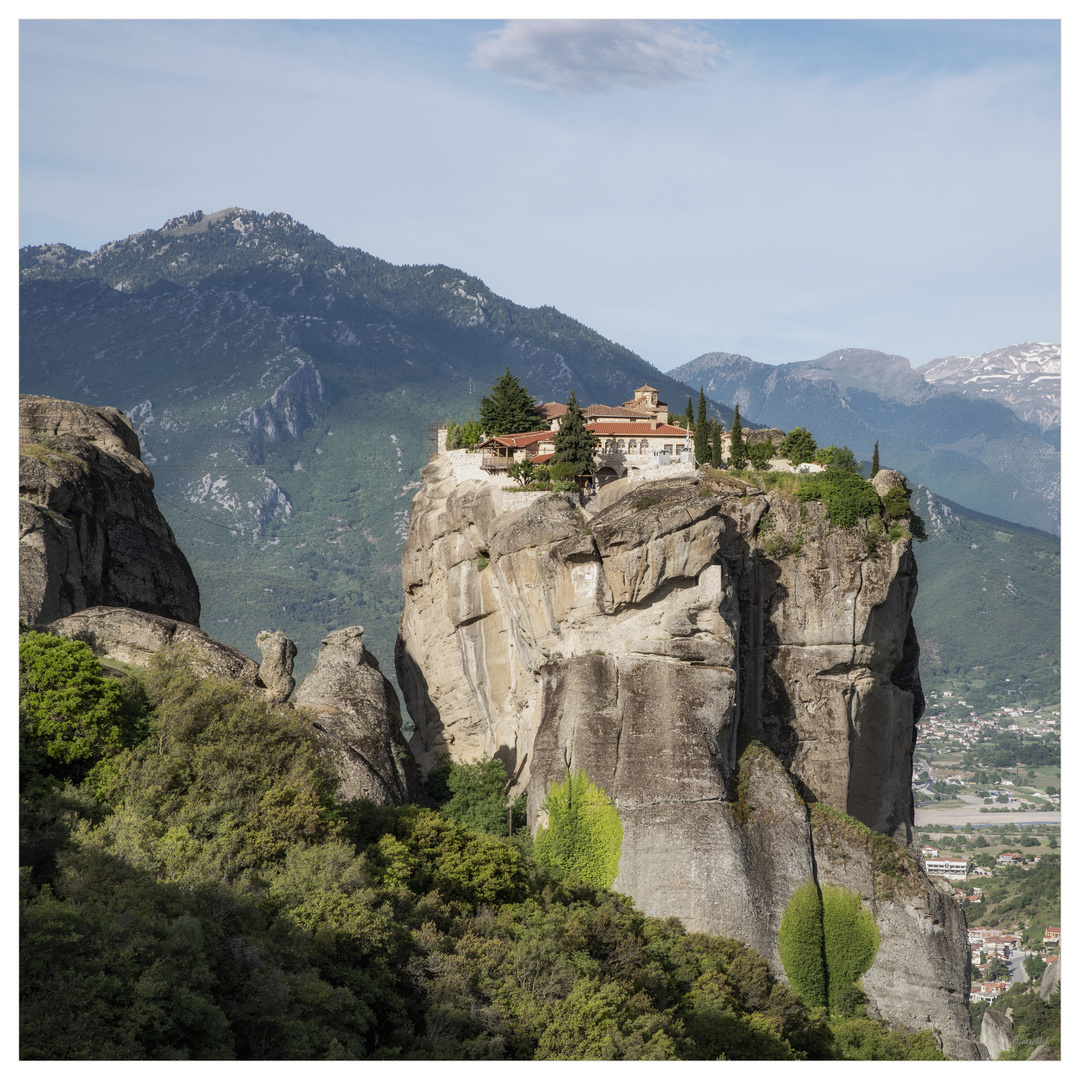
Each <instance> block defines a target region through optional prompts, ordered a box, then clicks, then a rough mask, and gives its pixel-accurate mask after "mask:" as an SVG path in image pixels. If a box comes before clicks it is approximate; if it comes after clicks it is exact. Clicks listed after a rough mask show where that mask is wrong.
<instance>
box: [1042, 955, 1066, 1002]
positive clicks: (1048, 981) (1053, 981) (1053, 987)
mask: <svg viewBox="0 0 1080 1080" xmlns="http://www.w3.org/2000/svg"><path fill="white" fill-rule="evenodd" d="M1060 991H1061V957H1060V956H1058V957H1056V958H1055V959H1053V960H1051V961H1050V963H1049V964H1047V965H1046V970H1045V971H1044V972H1043V973H1042V978H1040V979H1039V997H1040V998H1041V999H1042V1000H1043V1001H1049V1000H1050V995H1051V994H1057V993H1060Z"/></svg>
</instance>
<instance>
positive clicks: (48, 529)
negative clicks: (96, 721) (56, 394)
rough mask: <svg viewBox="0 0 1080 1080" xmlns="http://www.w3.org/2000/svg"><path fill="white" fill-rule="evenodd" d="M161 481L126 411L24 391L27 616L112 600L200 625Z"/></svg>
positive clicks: (22, 550)
mask: <svg viewBox="0 0 1080 1080" xmlns="http://www.w3.org/2000/svg"><path fill="white" fill-rule="evenodd" d="M153 488H154V481H153V477H152V476H151V475H150V470H149V469H147V467H146V466H145V465H144V464H143V462H142V459H141V457H140V455H139V441H138V438H137V437H136V435H135V432H134V431H133V430H132V428H131V425H130V424H129V423H128V421H127V419H126V418H125V417H124V415H123V414H122V413H121V412H119V410H117V409H113V408H99V409H97V408H91V407H90V406H87V405H80V404H77V403H75V402H71V401H59V400H57V399H55V398H46V397H31V396H22V397H20V399H19V617H20V619H22V620H24V621H25V622H26V623H27V624H29V625H31V626H40V625H41V624H43V623H50V622H53V621H54V620H56V619H60V618H63V617H64V616H67V615H71V614H73V613H74V612H77V611H80V610H82V609H83V608H87V607H91V606H95V605H108V606H111V607H126V608H135V609H136V610H139V611H144V612H147V613H149V614H151V615H158V616H162V617H164V618H166V619H175V620H178V621H180V622H184V623H189V624H191V625H194V626H197V625H198V622H199V590H198V586H197V585H196V583H195V577H194V575H193V574H192V572H191V567H190V566H189V565H188V561H187V559H185V558H184V555H183V553H182V552H181V551H180V549H179V547H177V545H176V538H175V537H174V536H173V532H172V529H170V528H169V525H168V522H166V520H165V519H164V517H162V515H161V512H160V511H159V510H158V508H157V503H156V502H155V501H154V495H153Z"/></svg>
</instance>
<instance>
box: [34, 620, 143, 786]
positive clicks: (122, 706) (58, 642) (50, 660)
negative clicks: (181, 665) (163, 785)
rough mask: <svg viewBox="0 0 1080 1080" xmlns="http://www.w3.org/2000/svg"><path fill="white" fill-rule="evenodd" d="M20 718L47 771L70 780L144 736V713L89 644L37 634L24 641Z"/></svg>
mask: <svg viewBox="0 0 1080 1080" xmlns="http://www.w3.org/2000/svg"><path fill="white" fill-rule="evenodd" d="M19 715H20V717H21V723H22V727H23V730H24V734H25V737H26V739H27V740H29V743H28V747H27V748H28V749H29V748H30V747H31V746H33V747H36V750H35V751H34V752H35V753H38V754H41V755H43V757H44V759H45V760H46V761H47V762H48V763H47V764H46V763H45V762H43V763H42V764H43V768H44V771H46V772H50V773H54V774H56V775H59V776H63V777H64V778H67V779H82V777H83V776H85V775H86V772H87V771H88V770H89V769H90V768H91V767H92V766H93V764H94V763H95V762H97V761H99V760H101V759H102V758H104V757H107V756H109V755H112V754H115V753H117V752H119V751H120V750H122V749H123V748H124V747H125V746H131V745H133V743H134V742H135V741H136V739H137V738H138V737H139V736H140V735H142V734H143V727H142V713H141V711H140V710H139V709H138V708H136V707H133V703H132V702H126V701H125V698H124V693H123V690H122V688H121V683H120V682H119V681H118V680H116V679H111V678H107V677H106V676H105V675H103V674H102V672H101V665H100V664H99V663H98V661H97V657H95V656H94V654H93V652H91V651H90V647H89V646H88V645H86V644H84V643H83V642H81V641H70V640H68V639H67V638H62V637H56V636H54V635H52V634H39V633H37V632H35V631H28V632H27V633H24V634H22V635H20V637H19Z"/></svg>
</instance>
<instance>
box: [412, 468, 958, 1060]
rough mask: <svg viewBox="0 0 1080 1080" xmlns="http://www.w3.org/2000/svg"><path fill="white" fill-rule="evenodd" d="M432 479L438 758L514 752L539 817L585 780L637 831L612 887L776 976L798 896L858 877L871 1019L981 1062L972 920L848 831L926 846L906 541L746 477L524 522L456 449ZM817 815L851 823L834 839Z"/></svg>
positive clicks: (422, 503)
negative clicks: (873, 923) (918, 817)
mask: <svg viewBox="0 0 1080 1080" xmlns="http://www.w3.org/2000/svg"><path fill="white" fill-rule="evenodd" d="M424 481H425V482H424V487H423V489H422V490H421V492H420V493H419V494H418V495H417V497H416V499H415V501H414V503H413V511H412V518H411V521H410V528H409V536H408V540H407V543H406V550H405V557H404V561H403V584H404V588H405V593H406V600H405V608H404V612H403V615H402V622H401V632H400V637H399V643H398V652H397V667H398V678H399V683H400V685H401V687H402V691H403V693H404V695H405V700H406V704H407V706H408V709H409V712H410V714H411V715H412V717H413V720H414V722H415V724H416V732H415V734H414V736H413V740H412V746H413V750H414V752H415V754H416V757H417V759H418V760H419V761H420V763H421V765H422V766H423V767H424V768H427V767H428V766H429V765H430V764H431V762H432V761H433V760H434V757H435V755H436V754H438V753H440V752H449V753H450V754H451V755H452V756H453V757H454V758H456V759H459V760H472V759H475V758H478V757H481V756H482V755H484V754H492V755H496V756H499V757H501V758H502V759H503V760H504V761H505V762H506V764H507V765H508V766H509V767H510V768H511V769H512V770H514V771H518V770H520V772H519V782H520V784H521V785H523V786H527V789H528V796H529V813H530V823H531V824H532V826H533V827H534V828H536V827H537V826H538V825H539V824H542V823H543V820H544V811H543V801H544V797H545V795H546V792H547V791H548V789H549V788H550V786H551V785H552V784H553V783H554V782H556V781H559V780H561V779H563V777H564V776H565V773H566V770H567V769H584V770H585V771H586V773H587V774H588V775H589V777H590V778H591V779H592V780H593V781H594V782H596V783H598V784H599V785H600V786H601V787H602V788H603V789H604V790H605V791H606V792H607V794H608V795H609V797H611V798H612V799H613V800H614V802H615V805H616V807H617V809H618V811H619V815H620V818H621V820H622V823H623V846H622V854H621V860H620V863H619V875H618V877H617V879H616V881H615V886H614V887H615V888H616V889H617V890H619V891H622V892H626V893H629V894H631V895H632V896H633V897H634V899H635V901H636V902H637V903H638V904H639V906H640V907H641V908H643V909H644V910H645V911H647V912H650V913H653V914H659V915H676V916H678V917H680V918H681V919H682V920H683V921H684V923H685V924H686V925H687V926H688V928H690V929H695V930H708V931H712V932H717V933H724V934H730V935H732V936H735V937H738V938H741V939H742V940H744V941H746V942H748V943H749V944H751V945H753V946H754V947H755V948H757V949H758V950H759V951H760V952H761V953H762V954H763V955H765V956H766V957H767V958H768V959H769V961H770V963H771V964H772V966H773V967H774V970H776V971H777V972H778V973H779V972H781V971H782V967H781V965H780V963H779V957H778V953H777V945H776V935H777V930H778V927H779V921H780V918H781V916H782V913H783V910H784V907H785V905H786V904H787V901H788V900H789V899H790V897H791V895H792V893H793V892H794V890H795V889H796V888H797V887H798V886H799V885H800V884H802V883H803V882H805V881H807V880H815V881H818V882H819V883H821V884H834V883H835V884H843V885H844V886H845V887H848V888H852V889H854V890H855V891H857V892H859V893H860V895H862V896H863V898H864V901H865V902H866V904H867V905H868V906H870V907H871V909H872V910H873V911H874V914H875V917H876V919H877V921H878V924H879V928H880V929H881V930H882V939H883V945H882V947H881V949H880V950H879V957H878V959H877V960H876V961H875V964H874V966H873V967H872V968H871V970H870V971H869V972H867V974H866V976H865V977H864V979H863V985H864V988H865V989H866V992H867V994H868V996H869V998H870V1002H871V1006H872V1007H873V1008H874V1009H875V1010H876V1011H877V1012H878V1013H879V1014H880V1015H881V1016H882V1017H883V1018H885V1019H886V1020H889V1021H891V1022H894V1023H904V1024H908V1025H910V1026H914V1027H934V1028H936V1029H937V1030H938V1031H939V1032H940V1037H941V1039H942V1042H943V1045H945V1046H946V1050H947V1052H948V1053H950V1054H952V1055H953V1056H957V1057H972V1056H977V1049H976V1047H975V1044H974V1042H973V1040H972V1039H971V1033H970V1024H969V1022H968V1017H967V1009H966V996H967V989H968V986H967V948H966V935H965V934H964V933H963V925H964V924H963V916H962V914H961V913H960V911H959V909H958V908H957V907H956V905H955V904H954V903H953V902H952V901H950V900H948V899H947V898H946V897H945V896H943V895H942V894H941V893H939V892H938V891H937V890H936V889H935V888H934V887H933V885H932V884H931V883H930V882H929V881H928V880H927V879H926V878H925V877H924V876H923V875H922V873H921V871H920V870H919V869H918V867H917V865H915V863H914V862H913V861H911V862H910V865H909V866H907V868H906V870H905V872H904V873H903V874H900V875H899V878H898V879H897V881H896V882H890V881H885V880H884V879H882V878H881V875H880V874H876V873H875V871H874V866H875V863H874V858H873V857H872V855H871V854H868V853H867V851H868V848H867V844H868V843H869V841H866V840H865V838H862V837H860V836H858V835H856V833H855V832H853V831H852V830H853V829H857V827H858V823H863V825H865V826H866V827H867V828H866V830H865V832H866V833H867V835H869V836H877V838H878V840H880V841H881V842H883V843H886V844H888V845H889V847H890V849H891V850H893V851H896V852H903V850H904V849H903V848H899V847H897V846H896V845H895V844H892V843H890V842H889V841H886V840H884V839H883V836H889V837H893V838H895V839H896V840H897V841H899V842H900V844H906V843H907V842H909V840H910V838H911V825H912V819H913V806H912V799H911V791H910V775H911V758H912V753H913V750H914V743H915V723H916V721H917V719H918V716H919V715H920V714H921V710H922V692H921V688H920V686H919V680H918V645H917V640H916V637H915V633H914V629H913V627H912V624H911V609H912V606H913V604H914V600H915V594H916V588H917V585H916V568H915V562H914V558H913V556H912V553H911V549H910V542H909V541H903V540H901V541H897V542H895V543H889V542H887V541H884V540H883V541H881V542H880V543H878V544H877V545H876V546H877V550H876V552H874V553H873V554H869V553H868V550H869V547H872V546H873V544H872V543H871V544H868V538H867V533H866V528H865V527H863V526H859V527H855V528H851V529H843V530H840V529H831V528H830V527H829V526H828V523H827V521H826V520H825V515H824V509H823V507H822V506H821V504H820V503H808V504H805V505H800V504H799V503H798V502H797V501H796V500H793V499H791V498H790V497H788V496H785V495H783V494H782V493H775V492H774V493H770V494H766V493H765V492H763V491H761V490H758V489H756V488H752V487H748V486H747V485H745V484H742V483H740V482H737V481H725V482H716V481H710V480H703V479H700V478H698V477H691V476H687V477H685V478H683V479H672V480H665V481H660V482H649V483H634V482H632V481H617V482H615V483H612V484H610V485H608V487H607V488H605V489H604V490H603V491H602V492H601V494H600V496H599V497H598V498H597V499H596V500H595V502H594V503H593V505H592V506H591V507H589V508H582V507H580V506H578V505H577V504H576V502H575V501H574V500H573V499H572V498H570V497H567V496H561V495H547V496H537V497H534V498H533V500H532V501H531V502H529V503H528V505H525V506H523V507H522V508H520V509H516V510H513V511H511V512H501V511H502V510H503V495H502V493H501V492H500V491H499V489H498V487H497V486H496V485H493V484H489V483H485V482H484V481H482V480H465V481H461V480H459V479H458V477H457V476H456V475H455V472H454V467H453V464H452V463H451V462H450V461H448V459H447V458H446V457H441V458H437V459H436V460H435V461H434V462H433V463H431V464H429V465H428V466H427V468H426V469H425V470H424ZM516 501H521V500H520V499H518V500H516ZM751 740H753V741H751ZM753 747H758V748H759V749H758V750H756V751H753V752H750V753H749V754H748V750H752V748H753ZM815 802H819V803H821V804H823V805H827V806H831V807H835V808H836V809H837V810H839V811H842V812H843V814H845V815H850V818H851V819H855V820H854V821H852V822H850V826H851V827H850V828H848V829H847V830H846V831H845V830H844V829H841V828H840V827H839V826H835V823H834V827H831V828H830V827H827V826H825V825H823V824H822V823H821V822H817V821H816V818H815V816H814V815H812V814H811V811H810V810H809V809H808V806H807V804H812V803H815ZM818 817H820V815H818ZM823 830H824V831H823ZM822 845H824V849H823V847H822Z"/></svg>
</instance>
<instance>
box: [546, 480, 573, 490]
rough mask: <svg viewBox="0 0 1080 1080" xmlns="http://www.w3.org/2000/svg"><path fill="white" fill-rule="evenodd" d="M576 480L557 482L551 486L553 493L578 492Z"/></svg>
mask: <svg viewBox="0 0 1080 1080" xmlns="http://www.w3.org/2000/svg"><path fill="white" fill-rule="evenodd" d="M577 489H578V486H577V481H576V480H556V481H554V483H552V485H551V490H552V491H577Z"/></svg>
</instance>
